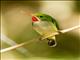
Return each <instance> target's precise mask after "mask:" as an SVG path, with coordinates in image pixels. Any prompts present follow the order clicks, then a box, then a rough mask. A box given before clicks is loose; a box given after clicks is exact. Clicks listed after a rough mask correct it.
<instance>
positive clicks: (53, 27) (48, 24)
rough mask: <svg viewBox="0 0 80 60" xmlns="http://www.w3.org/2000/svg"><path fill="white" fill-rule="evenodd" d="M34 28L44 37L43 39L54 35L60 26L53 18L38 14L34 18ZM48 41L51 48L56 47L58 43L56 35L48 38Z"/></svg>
mask: <svg viewBox="0 0 80 60" xmlns="http://www.w3.org/2000/svg"><path fill="white" fill-rule="evenodd" d="M32 26H33V29H34V30H36V31H37V32H38V33H39V34H40V35H42V36H43V38H44V37H47V36H50V35H51V34H52V33H54V32H56V31H58V30H59V26H58V23H57V22H56V20H55V19H54V18H52V17H51V16H49V15H47V14H43V13H36V14H34V15H33V16H32ZM46 39H47V40H48V45H49V46H51V47H55V46H56V44H57V43H56V38H55V35H53V36H50V37H47V38H46ZM44 40H45V39H44Z"/></svg>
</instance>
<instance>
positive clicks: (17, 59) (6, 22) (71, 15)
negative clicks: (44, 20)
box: [1, 1, 80, 60]
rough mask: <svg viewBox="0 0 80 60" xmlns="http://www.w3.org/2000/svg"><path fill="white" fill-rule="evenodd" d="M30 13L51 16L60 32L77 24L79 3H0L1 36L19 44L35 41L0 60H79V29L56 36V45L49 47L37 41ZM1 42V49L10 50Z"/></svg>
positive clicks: (4, 54)
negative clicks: (57, 24)
mask: <svg viewBox="0 0 80 60" xmlns="http://www.w3.org/2000/svg"><path fill="white" fill-rule="evenodd" d="M30 12H31V13H37V12H42V13H45V14H49V15H51V16H52V17H53V18H55V19H56V20H57V22H58V23H59V27H60V28H61V29H66V28H70V27H73V26H76V25H79V24H80V1H1V33H2V34H4V35H6V36H7V37H8V38H10V39H11V40H12V41H15V42H16V43H18V44H19V43H22V42H25V41H30V40H33V39H35V40H34V41H33V42H31V43H30V44H28V45H25V46H22V47H20V49H19V50H16V49H14V50H11V51H8V52H4V53H2V54H1V59H2V60H80V29H77V30H73V31H70V32H68V33H65V34H62V35H59V36H56V38H57V42H58V45H57V46H56V47H55V48H51V47H49V46H48V45H47V43H46V42H45V41H36V39H37V37H39V34H37V33H36V32H35V31H34V30H33V29H32V22H31V16H29V15H28V14H29V13H30ZM1 40H2V41H1V49H4V48H8V47H10V45H9V44H7V43H9V41H7V39H6V38H4V39H1ZM3 40H5V41H6V42H7V43H6V42H4V41H3Z"/></svg>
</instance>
